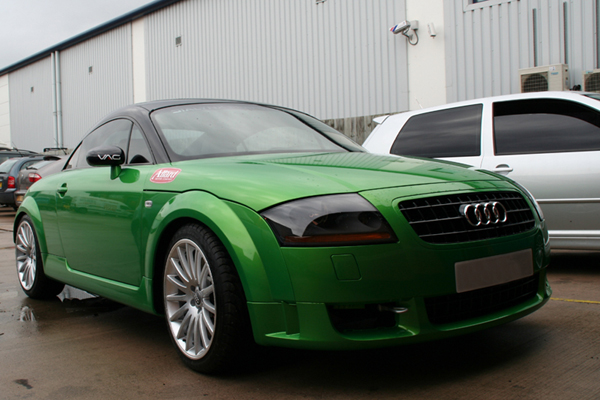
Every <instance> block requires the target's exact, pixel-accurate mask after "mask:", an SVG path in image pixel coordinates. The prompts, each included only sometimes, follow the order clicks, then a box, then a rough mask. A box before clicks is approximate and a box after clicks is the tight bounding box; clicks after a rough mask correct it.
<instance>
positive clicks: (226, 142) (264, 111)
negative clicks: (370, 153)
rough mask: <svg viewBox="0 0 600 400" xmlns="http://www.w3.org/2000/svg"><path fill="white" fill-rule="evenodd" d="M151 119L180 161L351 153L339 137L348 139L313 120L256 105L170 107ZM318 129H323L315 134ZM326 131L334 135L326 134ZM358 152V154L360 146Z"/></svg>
mask: <svg viewBox="0 0 600 400" xmlns="http://www.w3.org/2000/svg"><path fill="white" fill-rule="evenodd" d="M306 118H308V117H306ZM152 119H153V121H154V123H155V125H156V126H157V127H158V129H159V131H160V134H161V135H162V137H163V139H164V141H165V144H166V146H167V150H168V151H169V153H170V155H171V156H172V158H174V159H175V160H187V159H196V158H206V157H222V156H231V155H242V154H261V153H288V152H344V151H348V150H347V149H346V148H344V147H342V146H343V145H345V144H346V143H345V142H344V141H343V139H342V138H338V137H337V136H335V135H339V136H343V135H341V134H340V133H338V132H335V131H333V130H332V129H331V128H329V127H328V126H326V125H325V124H322V123H321V122H319V121H317V120H314V122H313V121H311V122H310V123H311V125H309V124H308V123H307V122H304V121H303V120H301V119H300V118H299V117H297V116H296V115H294V114H292V113H288V112H285V111H282V110H279V109H275V108H271V107H265V106H260V105H255V104H231V103H216V104H215V103H210V104H192V105H184V106H177V107H169V108H164V109H160V110H157V111H155V112H154V113H153V114H152ZM313 124H314V126H316V125H317V124H320V125H322V126H320V125H319V126H318V128H315V127H313ZM327 129H329V130H331V131H332V132H328V134H327V135H325V134H324V133H322V132H323V131H325V130H327ZM332 137H335V138H336V140H335V141H334V139H333V138H332ZM348 142H350V141H349V140H348ZM354 146H356V147H357V148H359V146H357V145H356V144H354ZM346 147H348V146H346Z"/></svg>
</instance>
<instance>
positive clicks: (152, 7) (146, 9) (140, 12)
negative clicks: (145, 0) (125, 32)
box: [0, 0, 181, 76]
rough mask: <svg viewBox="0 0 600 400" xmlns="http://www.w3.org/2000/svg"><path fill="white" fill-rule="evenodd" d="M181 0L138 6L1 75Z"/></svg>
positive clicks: (7, 68) (31, 57)
mask: <svg viewBox="0 0 600 400" xmlns="http://www.w3.org/2000/svg"><path fill="white" fill-rule="evenodd" d="M179 1H181V0H156V1H153V2H152V3H150V4H147V5H145V6H142V7H139V8H136V9H135V10H133V11H130V12H128V13H127V14H124V15H122V16H120V17H117V18H114V19H111V20H110V21H108V22H106V23H104V24H102V25H98V26H97V27H95V28H92V29H90V30H87V31H85V32H83V33H80V34H79V35H77V36H73V37H72V38H70V39H67V40H65V41H63V42H60V43H58V44H56V45H54V46H52V47H49V48H47V49H45V50H42V51H40V52H39V53H36V54H34V55H32V56H30V57H28V58H25V59H24V60H21V61H19V62H17V63H15V64H12V65H9V66H8V67H6V68H3V69H0V76H2V75H5V74H7V73H9V72H13V71H15V70H17V69H19V68H22V67H24V66H26V65H29V64H33V63H34V62H36V61H39V60H42V59H44V58H46V57H49V56H50V55H51V54H52V53H54V52H55V51H61V50H65V49H67V48H69V47H72V46H74V45H76V44H78V43H81V42H84V41H86V40H88V39H90V38H92V37H94V36H98V35H100V34H102V33H104V32H107V31H109V30H111V29H114V28H117V27H119V26H121V25H125V24H127V23H129V22H131V21H133V20H135V19H138V18H141V17H143V16H145V15H148V14H151V13H153V12H154V11H157V10H160V9H161V8H165V7H167V6H170V5H171V4H173V3H177V2H179Z"/></svg>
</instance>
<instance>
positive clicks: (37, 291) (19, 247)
mask: <svg viewBox="0 0 600 400" xmlns="http://www.w3.org/2000/svg"><path fill="white" fill-rule="evenodd" d="M15 256H16V262H17V275H18V277H19V283H20V284H21V289H23V291H24V292H25V294H26V295H27V296H29V297H31V298H32V299H49V298H52V297H55V296H56V295H57V294H59V293H60V292H61V291H62V290H63V288H64V287H65V284H64V283H61V282H57V281H55V280H53V279H50V278H48V277H47V276H46V275H45V274H44V265H43V262H42V255H41V252H40V246H39V242H38V238H37V234H36V232H35V227H34V225H33V222H32V221H31V219H30V218H29V216H27V215H26V216H24V217H23V218H22V219H21V220H20V221H19V225H18V227H17V233H16V235H15Z"/></svg>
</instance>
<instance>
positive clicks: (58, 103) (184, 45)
mask: <svg viewBox="0 0 600 400" xmlns="http://www.w3.org/2000/svg"><path fill="white" fill-rule="evenodd" d="M599 12H600V0H368V1H367V0H294V1H281V0H228V1H224V0H161V1H155V2H153V3H150V4H148V5H147V6H145V7H142V8H139V9H137V10H134V11H132V12H130V13H128V14H126V15H123V16H121V17H120V18H117V19H115V20H112V21H108V22H106V23H105V24H103V25H101V26H98V27H96V28H94V29H92V30H90V31H87V32H84V33H82V34H80V35H78V36H76V37H73V38H71V39H69V40H66V41H64V42H62V43H58V44H56V45H55V46H53V47H51V48H49V49H46V50H44V51H42V52H40V53H38V54H34V55H32V56H31V57H29V58H27V59H25V60H22V61H20V62H18V63H16V64H14V65H11V66H8V67H6V68H4V69H2V70H0V142H3V143H5V144H6V145H9V146H11V147H12V146H14V147H18V148H25V149H30V150H35V151H41V150H42V149H43V148H46V147H67V148H73V147H75V146H76V145H77V143H78V142H79V141H80V140H81V139H82V137H83V136H84V135H85V134H86V133H87V130H88V129H89V128H90V127H91V126H92V124H94V123H95V122H96V121H98V120H99V119H100V118H101V117H102V116H104V115H105V114H107V113H108V112H110V111H112V110H113V109H115V108H118V107H120V106H124V105H127V104H131V103H137V102H143V101H149V100H156V99H165V98H189V97H201V98H228V99H238V100H249V101H258V102H264V103H272V104H277V105H282V106H287V107H291V108H294V109H298V110H301V111H304V112H306V113H309V114H311V115H314V116H316V117H318V118H320V119H323V120H327V121H328V122H329V123H331V124H332V125H334V126H335V127H337V128H338V129H339V130H341V131H343V132H344V133H346V134H347V135H349V136H350V137H352V138H354V139H355V140H356V141H357V142H359V143H362V141H363V140H364V139H365V137H366V135H368V133H369V132H370V130H371V129H372V119H373V117H374V116H377V115H382V114H388V113H396V112H402V111H407V110H413V109H417V108H420V107H428V106H434V105H439V104H444V103H448V102H454V101H459V100H466V99H473V98H477V97H484V96H491V95H500V94H509V93H518V92H520V91H526V90H536V91H537V90H549V89H550V90H570V89H573V88H575V89H579V88H581V89H586V90H598V88H597V87H596V85H595V83H596V81H600V73H599V72H598V71H597V69H598V68H599V67H600V62H599V56H600V51H599V47H600V40H598V32H599V29H598V24H599V20H600V18H599V17H598V14H599ZM393 27H396V32H397V33H396V34H395V33H393V32H392V31H390V28H393ZM531 84H533V86H531Z"/></svg>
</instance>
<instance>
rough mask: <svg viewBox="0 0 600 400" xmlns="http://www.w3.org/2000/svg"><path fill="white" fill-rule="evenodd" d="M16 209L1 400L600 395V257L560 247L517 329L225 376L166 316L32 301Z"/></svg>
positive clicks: (0, 252)
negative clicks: (190, 351) (184, 357)
mask: <svg viewBox="0 0 600 400" xmlns="http://www.w3.org/2000/svg"><path fill="white" fill-rule="evenodd" d="M11 211H12V210H5V209H0V399H64V400H67V399H113V398H115V399H117V398H118V399H130V398H144V399H190V398H206V399H233V398H235V399H263V400H264V399H299V398H309V399H325V398H326V399H366V398H369V399H388V398H389V399H392V398H393V399H423V398H431V399H463V398H465V399H485V400H489V399H545V400H548V399H561V400H562V399H578V400H580V399H599V398H600V334H599V333H600V290H599V288H600V253H594V252H577V253H576V252H554V253H553V260H552V264H551V269H550V275H549V279H550V282H551V285H552V287H553V290H554V295H553V298H552V300H551V301H550V302H549V303H548V304H547V305H546V306H544V307H543V308H542V309H541V310H539V311H537V312H535V313H533V314H532V315H530V316H527V317H525V318H523V319H521V320H518V321H515V322H512V323H509V324H507V325H503V326H500V327H497V328H493V329H490V330H487V331H483V332H480V333H477V334H472V335H469V336H463V337H459V338H453V339H449V340H443V341H438V342H432V343H425V344H419V345H410V346H405V347H398V348H393V349H385V350H377V351H361V352H324V351H295V350H287V349H267V348H265V349H264V351H262V352H261V353H260V355H261V359H260V360H257V363H256V367H255V368H254V369H253V370H251V371H247V372H245V373H239V374H237V375H233V376H221V377H214V376H204V375H200V374H197V373H195V372H193V371H191V370H189V369H187V368H186V367H185V366H184V365H183V364H182V363H181V362H180V360H179V358H178V356H177V354H176V352H175V350H174V348H173V347H172V345H171V342H170V340H169V337H168V335H167V331H166V327H165V324H164V322H163V320H162V318H159V317H155V316H152V315H148V314H144V313H142V312H140V311H137V310H134V309H132V308H129V307H123V306H120V305H118V304H115V303H112V302H109V301H106V300H103V299H97V298H96V299H94V298H85V296H81V295H80V294H78V293H77V291H75V290H71V292H69V293H65V295H63V300H62V301H61V300H59V299H58V298H57V299H56V300H54V301H46V302H42V301H34V300H31V299H28V298H27V297H26V296H25V295H24V294H23V292H22V291H21V290H20V288H19V284H18V282H17V276H16V271H15V264H14V245H13V243H12V232H11V231H12V218H13V216H14V212H11ZM78 298H79V299H78Z"/></svg>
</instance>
